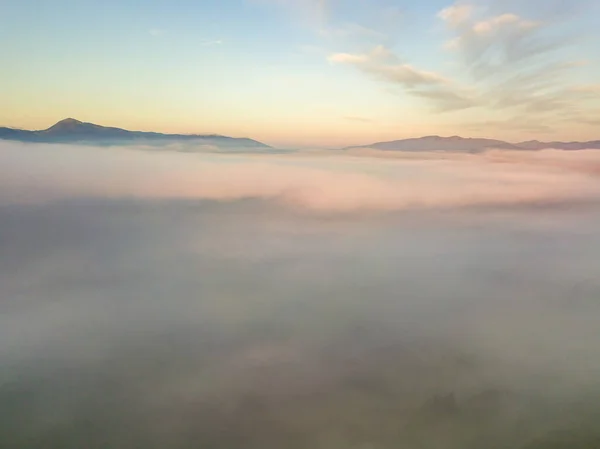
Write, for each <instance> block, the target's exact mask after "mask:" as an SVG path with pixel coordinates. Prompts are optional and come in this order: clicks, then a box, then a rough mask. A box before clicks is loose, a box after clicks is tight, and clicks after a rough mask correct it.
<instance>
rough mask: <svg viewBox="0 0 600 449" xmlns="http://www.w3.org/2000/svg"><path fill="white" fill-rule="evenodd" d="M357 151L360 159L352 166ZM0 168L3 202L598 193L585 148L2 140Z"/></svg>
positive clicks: (460, 201) (352, 205)
mask: <svg viewBox="0 0 600 449" xmlns="http://www.w3.org/2000/svg"><path fill="white" fill-rule="evenodd" d="M48 152H52V158H47V157H45V156H46V155H47V154H48ZM353 156H354V157H353ZM355 156H361V157H363V158H364V159H361V161H360V163H357V161H356V158H355ZM0 167H1V168H0V201H1V202H4V203H5V202H9V203H10V202H23V201H34V202H39V201H48V200H52V199H58V198H70V197H110V198H115V197H138V198H182V199H183V198H187V199H206V200H213V201H234V200H239V199H251V198H254V199H262V200H266V201H273V202H275V203H278V204H283V205H285V206H287V207H294V208H299V209H300V210H305V211H325V212H355V211H360V210H374V211H377V210H401V209H406V208H423V207H424V208H439V207H443V208H445V207H461V206H472V205H514V204H534V203H538V202H555V201H572V200H581V199H587V200H590V199H593V200H600V184H599V183H598V179H597V177H596V176H598V175H600V151H593V150H589V151H585V152H576V153H574V152H564V151H551V150H550V151H541V152H514V151H513V152H511V151H492V152H488V153H484V154H481V155H468V154H460V153H458V154H457V153H444V154H440V153H419V154H412V153H392V152H378V151H375V150H368V149H363V150H358V151H353V152H350V153H346V152H339V153H335V154H332V153H330V152H322V153H318V152H317V153H314V152H312V153H296V154H288V155H239V154H237V155H224V154H214V153H212V154H211V153H199V154H182V153H170V152H153V153H148V152H141V151H134V150H131V149H127V148H112V149H111V151H106V149H97V148H90V147H76V146H60V145H24V144H18V143H6V142H4V143H1V144H0ZM590 175H594V176H590Z"/></svg>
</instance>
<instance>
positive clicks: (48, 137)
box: [0, 118, 270, 149]
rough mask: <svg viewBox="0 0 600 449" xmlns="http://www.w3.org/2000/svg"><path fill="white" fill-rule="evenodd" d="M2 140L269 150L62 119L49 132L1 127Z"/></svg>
mask: <svg viewBox="0 0 600 449" xmlns="http://www.w3.org/2000/svg"><path fill="white" fill-rule="evenodd" d="M0 139H6V140H18V141H21V142H43V143H86V144H98V145H123V144H133V143H135V144H148V145H153V144H164V143H174V142H190V143H198V144H202V145H224V146H231V147H244V148H264V149H267V148H270V147H269V146H268V145H265V144H264V143H261V142H258V141H256V140H252V139H247V138H236V137H226V136H220V135H216V134H163V133H155V132H144V131H128V130H126V129H121V128H112V127H107V126H100V125H95V124H93V123H86V122H80V121H79V120H75V119H73V118H67V119H64V120H61V121H60V122H58V123H56V124H55V125H53V126H51V127H50V128H48V129H44V130H41V131H26V130H22V129H13V128H2V127H0Z"/></svg>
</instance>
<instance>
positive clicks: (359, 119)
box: [344, 115, 375, 123]
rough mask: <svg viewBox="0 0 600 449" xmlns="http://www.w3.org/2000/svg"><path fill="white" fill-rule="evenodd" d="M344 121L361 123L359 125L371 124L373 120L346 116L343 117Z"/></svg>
mask: <svg viewBox="0 0 600 449" xmlns="http://www.w3.org/2000/svg"><path fill="white" fill-rule="evenodd" d="M344 119H345V120H349V121H351V122H361V123H373V122H374V121H375V120H373V119H371V118H368V117H359V116H355V115H347V116H346V117H344Z"/></svg>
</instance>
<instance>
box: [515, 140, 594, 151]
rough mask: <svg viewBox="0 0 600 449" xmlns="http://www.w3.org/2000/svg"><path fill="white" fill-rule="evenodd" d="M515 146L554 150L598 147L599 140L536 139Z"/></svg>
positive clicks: (524, 148)
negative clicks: (565, 140) (549, 140)
mask: <svg viewBox="0 0 600 449" xmlns="http://www.w3.org/2000/svg"><path fill="white" fill-rule="evenodd" d="M517 146H518V147H519V148H521V149H523V150H543V149H545V148H554V149H556V150H585V149H600V140H592V141H589V142H540V141H538V140H530V141H528V142H521V143H518V144H517Z"/></svg>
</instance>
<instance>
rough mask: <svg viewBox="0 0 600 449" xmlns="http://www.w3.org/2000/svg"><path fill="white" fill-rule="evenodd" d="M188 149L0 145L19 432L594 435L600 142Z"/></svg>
mask: <svg viewBox="0 0 600 449" xmlns="http://www.w3.org/2000/svg"><path fill="white" fill-rule="evenodd" d="M165 150H166V149H165ZM178 150H179V151H172V148H171V149H169V151H158V150H156V149H148V148H132V147H103V148H94V147H83V146H75V145H41V144H19V143H8V142H3V143H0V250H1V253H0V254H1V257H0V299H1V301H0V367H1V370H0V447H6V448H32V449H33V448H73V449H75V448H82V447H86V448H96V447H97V448H126V449H129V448H196V447H198V448H229V449H235V448H261V449H268V448H277V449H280V448H311V449H312V448H317V449H319V448H332V449H336V448H340V449H342V448H344V449H346V448H357V449H358V448H361V449H364V448H384V449H386V448H401V449H404V448H407V449H412V448H439V449H471V448H472V449H482V448H486V449H492V448H517V449H521V448H522V449H545V448H550V447H551V448H584V447H596V446H597V445H599V444H600V433H599V432H598V429H597V427H598V426H597V422H598V421H597V420H598V416H600V405H599V404H600V402H599V400H600V381H599V379H600V302H599V301H598V300H597V298H598V297H599V293H600V276H598V274H599V272H598V267H599V266H600V240H599V239H598V238H597V232H598V231H597V230H598V224H599V223H600V203H599V200H600V187H599V186H600V183H599V182H598V181H599V179H598V174H599V173H600V169H599V168H600V152H599V151H594V150H586V151H578V152H566V151H557V150H552V149H548V150H543V151H539V152H528V151H523V152H515V151H504V150H490V151H488V152H485V153H483V154H462V153H419V154H418V155H417V154H414V153H391V152H383V151H377V150H357V151H329V152H326V151H298V152H288V153H284V154H279V153H276V152H272V153H260V152H255V153H252V152H247V153H239V152H237V153H228V152H227V151H226V150H227V149H215V148H212V147H211V148H200V149H194V148H186V149H184V150H185V151H183V150H182V149H178ZM586 445H587V446H586Z"/></svg>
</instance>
